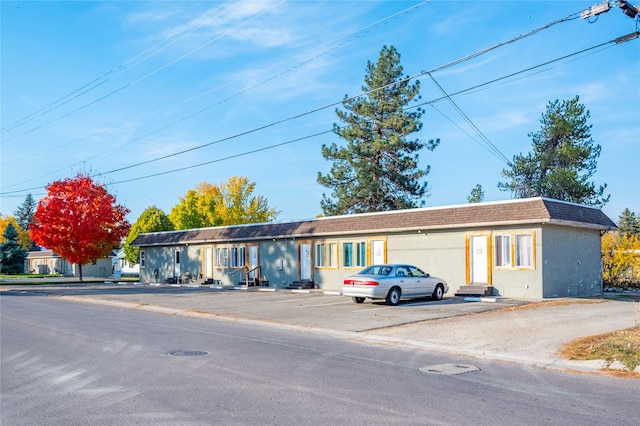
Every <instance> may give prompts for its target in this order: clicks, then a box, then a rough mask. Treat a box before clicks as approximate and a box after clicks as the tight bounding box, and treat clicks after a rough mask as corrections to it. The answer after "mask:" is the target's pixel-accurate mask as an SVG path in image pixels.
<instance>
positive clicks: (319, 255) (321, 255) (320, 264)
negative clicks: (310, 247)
mask: <svg viewBox="0 0 640 426" xmlns="http://www.w3.org/2000/svg"><path fill="white" fill-rule="evenodd" d="M325 266H327V265H326V261H325V243H317V244H316V268H324V267H325Z"/></svg>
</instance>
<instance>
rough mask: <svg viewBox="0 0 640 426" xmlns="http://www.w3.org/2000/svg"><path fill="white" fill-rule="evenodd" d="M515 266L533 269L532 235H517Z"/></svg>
mask: <svg viewBox="0 0 640 426" xmlns="http://www.w3.org/2000/svg"><path fill="white" fill-rule="evenodd" d="M515 265H516V266H518V267H527V268H531V267H533V235H532V234H517V235H516V241H515Z"/></svg>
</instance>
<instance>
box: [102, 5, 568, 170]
mask: <svg viewBox="0 0 640 426" xmlns="http://www.w3.org/2000/svg"><path fill="white" fill-rule="evenodd" d="M579 16H580V12H576V13H573V14H571V15H568V16H567V17H565V18H562V19H558V20H556V21H553V22H551V23H549V24H546V25H543V26H542V27H538V28H536V29H534V30H532V31H529V32H527V33H524V34H521V35H519V36H517V37H514V38H513V39H511V40H508V41H505V42H502V43H498V44H495V45H493V46H490V47H488V48H485V49H482V50H479V51H477V52H475V53H472V54H470V55H467V56H464V57H462V58H460V59H457V60H455V61H452V62H449V63H446V64H444V65H441V66H438V67H435V68H433V69H431V70H429V71H421V72H420V73H419V74H415V75H413V76H409V77H405V78H403V79H401V80H399V81H395V82H391V83H389V84H386V85H384V86H381V87H378V88H374V89H371V90H369V91H366V92H363V93H360V94H358V95H356V96H352V97H349V98H348V99H343V100H342V101H338V102H333V103H331V104H328V105H325V106H322V107H319V108H315V109H313V110H310V111H307V112H304V113H301V114H297V115H294V116H292V117H289V118H285V119H282V120H279V121H276V122H273V123H270V124H267V125H264V126H260V127H257V128H255V129H252V130H249V131H246V132H242V133H238V134H236V135H233V136H229V137H227V138H223V139H219V140H216V141H213V142H208V143H205V144H202V145H198V146H196V147H192V148H189V149H185V150H182V151H178V152H175V153H172V154H167V155H163V156H161V157H157V158H155V159H150V160H146V161H142V162H138V163H135V164H132V165H129V166H125V167H120V168H118V169H113V170H109V171H107V172H105V173H102V174H110V173H114V172H118V171H122V170H126V169H130V168H133V167H138V166H142V165H145V164H149V163H151V162H154V161H159V160H164V159H166V158H170V157H174V156H177V155H181V154H184V153H187V152H191V151H195V150H197V149H201V148H205V147H208V146H211V145H213V144H217V143H220V142H223V141H227V140H230V139H233V138H236V137H240V136H244V135H247V134H250V133H254V132H257V131H259V130H264V129H266V128H269V127H273V126H276V125H278V124H282V123H285V122H287V121H291V120H295V119H297V118H300V117H303V116H305V115H309V114H312V113H315V112H318V111H322V110H324V109H327V108H331V107H334V106H336V105H339V104H342V103H344V102H346V101H349V100H352V99H357V98H359V97H362V96H365V95H368V94H371V93H375V92H377V91H380V90H384V89H386V88H388V87H392V86H395V85H397V84H401V83H404V82H407V81H411V80H413V79H416V78H418V77H421V76H423V75H426V74H429V73H433V72H436V71H440V70H442V69H445V68H448V67H451V66H454V65H457V64H459V63H462V62H465V61H468V60H470V59H472V58H475V57H478V56H480V55H482V54H485V53H487V52H490V51H492V50H495V49H497V48H499V47H501V46H505V45H507V44H511V43H514V42H516V41H518V40H521V39H523V38H526V37H529V36H532V35H534V34H537V33H539V32H540V31H542V30H544V29H547V28H549V27H551V26H553V25H556V24H559V23H562V22H566V21H569V20H572V19H575V18H576V17H579Z"/></svg>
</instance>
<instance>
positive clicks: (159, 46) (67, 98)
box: [0, 0, 232, 133]
mask: <svg viewBox="0 0 640 426" xmlns="http://www.w3.org/2000/svg"><path fill="white" fill-rule="evenodd" d="M231 1H232V0H227V2H226V3H224V4H222V5H221V6H218V7H217V8H215V9H212V10H210V11H209V12H208V13H206V14H205V16H204V17H202V18H200V19H201V20H202V22H203V23H202V24H200V25H189V26H186V28H185V29H184V30H183V31H179V32H177V33H175V34H172V35H169V36H167V37H165V38H164V39H163V40H161V41H159V42H158V43H156V44H155V45H153V46H151V47H149V48H148V49H146V50H144V51H143V52H141V53H139V54H137V55H136V56H134V57H133V58H130V59H128V60H127V61H125V62H123V63H122V64H120V65H118V66H117V67H115V68H112V69H111V70H109V71H107V72H106V73H104V74H103V75H101V76H100V77H97V78H95V79H93V80H92V81H90V82H88V83H86V84H84V85H82V86H80V87H79V88H77V89H75V90H73V91H71V92H69V93H67V94H66V95H64V96H61V97H60V98H58V99H56V100H54V101H52V102H50V103H49V104H47V105H45V106H44V107H42V108H40V109H38V110H36V111H34V112H32V113H30V114H28V115H26V116H24V117H22V118H20V119H18V120H16V121H15V122H13V123H12V124H10V125H8V126H6V127H4V128H2V129H1V130H0V133H4V132H7V131H10V130H13V129H15V128H17V127H20V126H22V125H23V124H26V123H28V122H30V121H32V120H33V119H35V118H36V117H35V116H36V115H38V116H42V115H44V114H47V113H49V112H51V111H54V110H56V109H58V108H59V107H61V106H63V105H65V104H67V103H69V102H71V101H72V100H74V99H77V98H78V97H80V96H82V95H84V94H86V93H88V92H90V91H92V90H94V89H96V88H97V87H99V86H101V85H102V84H104V83H106V82H107V81H109V80H111V79H113V78H115V77H117V76H118V75H120V74H122V73H124V72H126V71H128V70H129V69H131V68H133V67H135V66H136V65H139V64H141V63H142V62H144V61H146V60H147V59H149V58H151V57H153V56H155V55H157V54H158V53H160V52H161V51H163V50H164V49H166V48H167V47H169V46H171V45H172V44H175V43H176V42H178V41H179V40H181V39H183V38H184V37H186V36H187V35H189V34H191V33H193V32H194V31H196V30H198V29H199V28H201V27H202V26H204V21H205V19H207V18H209V17H210V15H212V14H213V12H215V11H217V10H219V9H221V8H223V7H224V6H225V5H226V4H227V3H230V2H231ZM218 16H219V15H218ZM139 58H141V59H139ZM128 64H131V65H128ZM112 74H113V75H112ZM63 101H64V102H63Z"/></svg>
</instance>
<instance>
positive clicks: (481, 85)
mask: <svg viewBox="0 0 640 426" xmlns="http://www.w3.org/2000/svg"><path fill="white" fill-rule="evenodd" d="M625 37H626V36H625ZM621 38H622V37H619V38H617V39H614V40H610V41H607V42H604V43H600V44H597V45H594V46H591V47H588V48H586V49H582V50H579V51H577V52H574V53H570V54H567V55H564V56H561V57H558V58H555V59H552V60H549V61H546V62H543V63H541V64H538V65H534V66H531V67H528V68H525V69H523V70H520V71H517V72H513V73H510V74H507V75H504V76H502V77H498V78H495V79H493V80H490V81H487V82H485V83H481V84H477V85H475V86H472V87H469V88H466V89H463V90H459V91H457V92H454V93H451V94H448V97H453V96H458V95H462V94H464V93H467V92H471V91H475V90H478V89H480V88H482V87H486V86H489V85H491V84H494V83H497V82H499V81H503V80H506V79H509V78H511V77H514V76H516V75H520V74H524V73H526V72H528V71H532V70H534V69H537V68H541V67H544V66H547V65H550V64H552V63H555V62H558V61H561V60H564V59H567V58H570V57H574V56H577V55H580V54H583V53H586V52H589V51H591V50H594V49H598V48H601V47H604V46H606V45H608V44H611V43H615V44H619V40H620V39H621ZM388 86H389V85H387V86H384V87H388ZM378 90H380V89H378ZM358 96H362V95H358ZM354 98H355V97H353V98H350V99H354ZM446 99H447V96H442V97H440V98H436V99H432V100H430V101H426V102H422V103H420V104H417V105H413V106H411V107H408V108H407V109H413V108H419V107H422V106H425V105H432V104H434V103H437V102H441V101H443V100H446ZM340 103H342V101H340V102H335V103H333V104H331V105H329V106H325V107H322V108H318V109H315V110H312V111H308V112H306V113H303V114H299V115H297V116H294V117H290V118H288V119H284V120H281V121H279V122H276V123H271V124H268V125H265V126H262V127H259V128H256V129H252V130H249V131H246V132H243V133H241V134H237V135H232V136H229V137H226V138H222V139H218V140H215V141H212V142H209V143H207V144H205V145H200V146H198V147H194V148H190V149H188V150H185V151H181V152H179V153H175V154H169V155H166V156H163V157H161V158H157V159H152V160H148V161H145V162H144V164H146V163H149V162H152V161H158V160H160V159H164V158H169V157H172V156H175V155H179V154H181V153H185V152H189V151H194V150H196V149H199V148H200V147H204V146H209V145H213V144H216V143H221V142H223V141H227V140H231V139H234V138H236V137H239V136H243V135H246V134H250V133H253V132H256V131H259V130H263V129H265V128H268V127H271V126H273V125H276V124H280V123H281V122H284V121H289V120H292V119H295V118H298V117H302V116H303V115H308V114H311V113H313V112H317V111H319V110H321V109H325V108H328V107H330V106H335V105H338V104H340ZM331 131H332V130H327V131H324V132H321V133H317V134H315V135H312V136H310V137H315V136H318V135H321V134H325V133H329V132H331ZM308 138H309V137H302V138H299V139H296V140H294V141H298V140H304V139H308ZM294 141H289V142H283V143H279V144H276V145H273V146H271V147H276V146H281V145H284V144H287V143H292V142H294ZM267 148H269V147H267ZM267 148H262V149H260V150H266V149H267ZM260 150H258V151H260ZM253 152H254V151H250V152H249V153H253ZM255 152H257V151H255ZM247 154H248V153H244V154H237V155H235V156H232V157H229V158H235V157H239V156H242V155H247ZM216 161H222V160H214V161H213V162H216ZM210 163H211V162H207V163H206V164H210ZM137 165H142V163H140V164H136V165H132V166H127V167H123V168H120V169H115V170H111V171H109V172H105V173H96V174H95V176H100V175H105V174H109V173H115V172H116V171H122V170H125V169H128V168H132V167H135V166H137ZM193 167H198V165H195V166H187V167H181V168H179V169H174V170H169V171H165V172H161V173H156V174H153V175H149V176H142V177H140V178H139V179H145V178H147V177H152V176H157V175H161V174H169V173H173V172H176V171H181V170H184V169H188V168H193ZM136 179H138V178H133V179H129V180H127V181H126V182H131V181H133V180H136ZM117 183H124V181H122V182H117ZM41 188H42V186H36V187H32V188H25V189H20V190H15V191H6V192H1V193H0V197H11V196H13V195H11V194H16V193H26V192H28V191H32V190H36V189H41Z"/></svg>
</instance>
